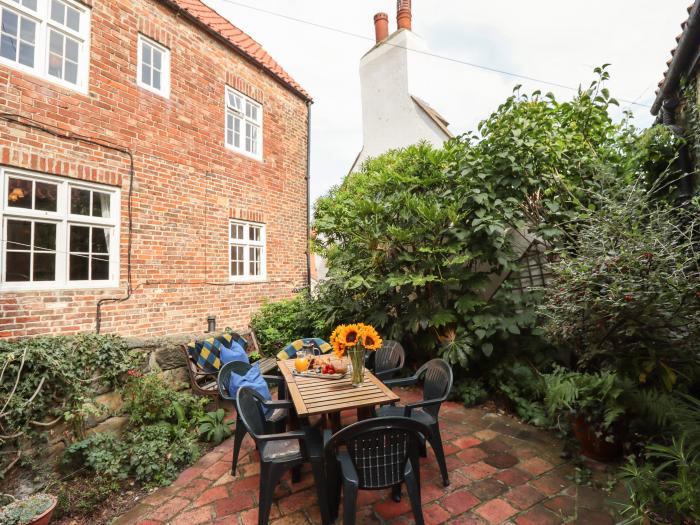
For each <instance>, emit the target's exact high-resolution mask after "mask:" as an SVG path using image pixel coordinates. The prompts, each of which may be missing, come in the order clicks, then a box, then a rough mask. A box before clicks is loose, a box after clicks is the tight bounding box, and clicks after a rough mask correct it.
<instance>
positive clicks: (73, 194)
mask: <svg viewBox="0 0 700 525" xmlns="http://www.w3.org/2000/svg"><path fill="white" fill-rule="evenodd" d="M70 212H71V213H73V214H74V215H90V190H83V189H80V188H71V190H70Z"/></svg>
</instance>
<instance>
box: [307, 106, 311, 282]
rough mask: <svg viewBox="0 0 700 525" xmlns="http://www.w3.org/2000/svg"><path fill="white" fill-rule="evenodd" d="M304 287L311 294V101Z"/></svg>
mask: <svg viewBox="0 0 700 525" xmlns="http://www.w3.org/2000/svg"><path fill="white" fill-rule="evenodd" d="M306 286H308V291H309V293H311V101H310V100H307V101H306Z"/></svg>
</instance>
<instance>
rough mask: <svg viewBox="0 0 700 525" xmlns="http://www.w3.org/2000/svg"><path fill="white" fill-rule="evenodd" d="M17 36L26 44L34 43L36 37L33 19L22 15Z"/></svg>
mask: <svg viewBox="0 0 700 525" xmlns="http://www.w3.org/2000/svg"><path fill="white" fill-rule="evenodd" d="M19 37H20V39H21V40H24V41H25V42H27V43H28V44H34V42H35V38H36V23H35V22H34V21H33V20H29V18H24V17H22V22H21V23H20V31H19Z"/></svg>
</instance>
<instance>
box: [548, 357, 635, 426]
mask: <svg viewBox="0 0 700 525" xmlns="http://www.w3.org/2000/svg"><path fill="white" fill-rule="evenodd" d="M542 377H543V378H544V391H545V397H544V403H545V406H546V407H547V411H548V412H549V413H550V415H552V416H561V415H567V414H575V415H577V416H583V418H584V419H585V420H586V422H588V423H589V424H590V425H591V426H592V427H593V428H594V429H595V431H596V432H597V433H600V434H602V435H606V439H608V440H611V439H612V435H611V432H610V427H611V426H612V425H613V423H615V422H616V421H618V420H619V419H620V418H621V417H622V416H623V415H624V414H625V412H626V410H627V409H626V404H625V401H624V396H625V393H626V392H627V391H628V390H629V388H630V385H629V384H627V383H625V382H624V381H622V380H620V378H619V377H618V376H617V374H616V373H615V372H608V371H603V372H598V373H594V374H586V373H581V372H574V371H570V370H566V369H564V368H561V367H557V368H556V369H555V370H554V371H553V372H552V373H551V374H543V376H542ZM566 422H567V424H566V426H568V418H566Z"/></svg>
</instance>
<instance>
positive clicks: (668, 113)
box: [661, 97, 694, 202]
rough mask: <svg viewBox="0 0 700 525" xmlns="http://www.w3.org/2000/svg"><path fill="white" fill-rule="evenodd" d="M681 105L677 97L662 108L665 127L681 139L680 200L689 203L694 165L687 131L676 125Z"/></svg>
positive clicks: (679, 165) (679, 153)
mask: <svg viewBox="0 0 700 525" xmlns="http://www.w3.org/2000/svg"><path fill="white" fill-rule="evenodd" d="M679 105H680V100H679V99H678V98H677V97H673V98H667V99H666V100H664V101H663V104H662V106H661V118H662V122H663V125H664V126H666V127H667V128H668V129H669V130H671V133H673V134H674V135H675V136H676V137H678V138H680V139H681V148H680V151H679V152H678V168H679V169H680V171H681V173H682V175H681V177H680V179H679V180H678V200H679V201H680V202H687V201H688V200H690V198H691V197H692V196H693V171H694V170H693V163H692V161H691V159H690V150H689V149H688V144H687V142H686V140H685V130H684V129H683V128H682V127H681V126H679V125H678V124H677V123H676V110H677V109H678V106H679Z"/></svg>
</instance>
